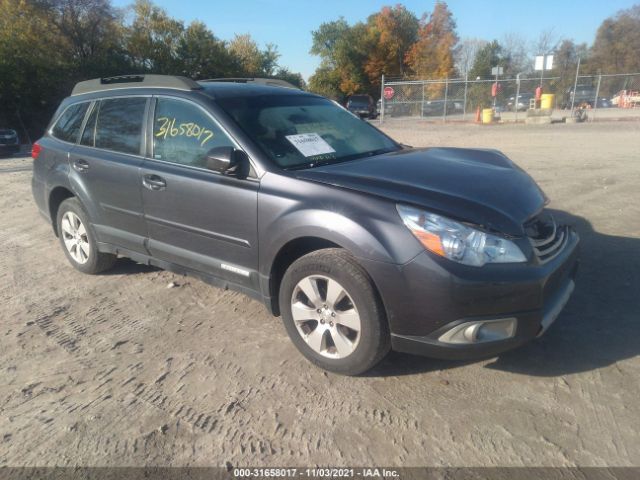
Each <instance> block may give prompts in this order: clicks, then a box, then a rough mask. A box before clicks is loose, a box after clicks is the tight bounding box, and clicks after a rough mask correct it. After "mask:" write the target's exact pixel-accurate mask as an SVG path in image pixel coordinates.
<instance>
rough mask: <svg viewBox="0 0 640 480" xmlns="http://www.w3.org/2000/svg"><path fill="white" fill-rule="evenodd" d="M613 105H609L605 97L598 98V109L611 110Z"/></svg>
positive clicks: (609, 101)
mask: <svg viewBox="0 0 640 480" xmlns="http://www.w3.org/2000/svg"><path fill="white" fill-rule="evenodd" d="M613 106H614V105H613V104H612V103H611V100H609V99H608V98H605V97H599V98H598V108H611V107H613Z"/></svg>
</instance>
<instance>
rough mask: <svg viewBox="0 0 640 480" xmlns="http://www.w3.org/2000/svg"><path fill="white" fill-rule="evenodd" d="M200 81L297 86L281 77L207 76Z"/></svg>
mask: <svg viewBox="0 0 640 480" xmlns="http://www.w3.org/2000/svg"><path fill="white" fill-rule="evenodd" d="M198 81H199V82H233V83H258V84H260V85H268V86H271V87H284V88H295V89H296V90H300V89H299V88H298V87H296V86H295V85H293V84H291V83H289V82H287V81H286V80H282V79H280V78H207V79H206V80H198Z"/></svg>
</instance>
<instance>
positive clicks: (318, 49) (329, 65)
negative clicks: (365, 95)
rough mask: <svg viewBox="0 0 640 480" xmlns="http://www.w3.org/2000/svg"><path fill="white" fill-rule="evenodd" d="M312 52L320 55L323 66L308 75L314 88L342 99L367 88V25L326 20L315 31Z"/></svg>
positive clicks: (368, 83) (341, 19)
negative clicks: (350, 24) (351, 24)
mask: <svg viewBox="0 0 640 480" xmlns="http://www.w3.org/2000/svg"><path fill="white" fill-rule="evenodd" d="M312 37H313V43H312V46H311V53H312V54H315V55H319V56H320V58H321V61H320V67H319V69H318V70H317V71H316V73H315V74H314V75H313V76H312V77H311V78H310V79H309V86H310V88H311V89H312V91H315V92H318V93H322V94H329V96H331V97H333V98H339V99H341V98H342V97H343V96H345V95H351V94H353V93H356V92H366V91H368V90H369V89H370V87H371V84H370V81H369V77H368V76H367V74H366V73H365V71H364V69H363V66H364V65H365V63H366V61H367V58H368V51H367V48H366V44H367V43H368V30H367V26H366V25H365V24H363V23H362V22H360V23H357V24H355V25H354V26H349V25H348V24H347V22H346V21H345V20H344V18H340V19H338V20H336V21H332V22H326V23H323V24H321V25H320V27H319V28H318V30H316V31H314V32H312Z"/></svg>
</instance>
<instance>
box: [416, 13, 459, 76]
mask: <svg viewBox="0 0 640 480" xmlns="http://www.w3.org/2000/svg"><path fill="white" fill-rule="evenodd" d="M457 43H458V36H457V34H456V22H455V20H454V19H453V14H452V13H451V11H450V10H449V7H448V6H447V4H446V3H445V2H442V1H438V2H436V4H435V7H434V9H433V12H432V13H431V15H429V16H427V15H424V16H423V17H422V20H421V21H420V28H419V30H418V41H417V42H416V43H415V44H414V45H413V46H412V47H411V49H410V50H409V52H408V53H407V63H408V64H409V65H410V66H411V68H412V70H413V71H414V72H415V74H416V75H418V76H419V77H422V78H446V77H451V76H452V75H453V73H454V71H455V66H454V51H455V47H456V44H457Z"/></svg>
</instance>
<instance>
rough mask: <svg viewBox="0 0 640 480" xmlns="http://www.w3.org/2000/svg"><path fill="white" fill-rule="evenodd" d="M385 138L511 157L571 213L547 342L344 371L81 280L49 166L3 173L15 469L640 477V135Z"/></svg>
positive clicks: (227, 324) (199, 310) (240, 309)
mask: <svg viewBox="0 0 640 480" xmlns="http://www.w3.org/2000/svg"><path fill="white" fill-rule="evenodd" d="M385 129H386V130H387V132H388V133H389V134H391V135H392V136H393V137H395V138H396V139H397V140H399V141H402V142H405V143H409V144H412V145H415V146H426V145H453V146H480V147H495V148H498V149H501V150H503V151H504V152H505V153H507V154H508V155H509V156H511V157H512V158H513V159H514V160H516V162H517V163H519V164H520V165H521V166H522V167H524V168H525V169H526V170H527V171H528V172H530V173H531V174H532V175H533V177H535V179H536V180H537V181H538V182H539V183H540V184H541V185H542V187H543V188H544V190H545V191H546V193H547V194H548V195H549V197H550V198H551V199H552V206H553V207H555V208H557V209H561V210H565V211H567V212H569V213H570V215H568V216H569V218H570V220H571V221H572V222H573V223H575V224H576V226H577V228H578V229H579V231H580V233H581V235H582V237H583V264H582V266H581V272H580V275H579V278H578V283H577V290H576V293H575V295H574V297H573V299H572V300H571V301H570V303H569V304H568V306H567V308H566V310H565V311H564V313H563V314H562V315H561V316H560V318H559V319H558V321H557V322H556V324H555V325H554V326H553V327H552V328H551V329H550V330H549V331H548V332H547V334H546V335H545V336H544V337H543V338H541V339H539V340H537V341H535V342H533V343H531V344H529V345H527V346H525V347H524V348H522V349H520V350H517V351H515V352H511V353H508V354H505V355H503V356H501V357H500V358H494V359H489V360H485V361H480V362H473V363H453V362H442V361H434V360H429V359H425V358H419V357H411V356H407V355H399V354H392V355H391V356H390V357H389V358H388V359H386V360H385V361H384V362H383V364H382V365H381V366H380V367H379V368H377V369H376V370H375V371H373V372H372V373H371V374H370V375H369V376H367V377H361V378H345V377H340V376H336V375H332V374H326V373H323V372H322V371H320V370H318V369H317V368H315V367H313V366H311V365H310V364H309V363H308V362H306V361H305V360H303V358H302V357H301V356H300V355H299V354H298V353H297V352H296V351H295V350H294V347H293V346H292V344H291V343H290V342H289V340H288V338H287V336H286V334H285V331H284V329H283V327H282V325H281V323H280V321H279V319H277V318H273V317H271V316H270V315H268V314H267V313H266V310H265V309H264V308H263V307H262V306H261V305H260V304H259V303H257V302H255V301H252V300H249V299H247V298H246V297H244V296H242V295H240V294H237V293H232V292H224V291H222V290H218V289H216V288H213V287H210V286H207V285H206V284H204V283H201V282H200V281H198V280H195V279H190V278H183V277H179V276H176V275H173V274H170V273H167V272H163V271H160V270H156V269H153V268H149V267H144V266H139V265H136V264H134V263H132V262H129V261H127V260H122V261H120V262H119V263H118V265H117V268H116V269H115V270H114V271H113V272H110V273H109V274H106V275H101V276H84V275H82V274H80V273H78V272H76V271H75V270H73V269H72V268H71V267H70V266H69V265H68V264H67V262H66V259H65V257H64V255H63V253H62V250H61V248H60V246H59V244H58V243H57V240H56V239H55V238H54V237H53V234H52V232H51V229H50V227H49V226H48V225H47V224H46V223H45V222H44V221H43V220H42V218H40V216H39V215H38V213H37V211H36V208H35V206H34V204H33V202H32V199H31V192H30V179H31V174H30V162H31V160H30V159H11V160H1V161H0V218H1V219H2V220H1V222H2V228H1V230H0V286H1V288H0V317H1V320H2V323H1V324H0V369H1V371H2V375H1V377H0V379H1V380H0V466H6V465H9V466H18V465H40V466H42V465H174V466H180V465H190V466H196V465H202V466H204V465H225V463H226V462H230V463H231V464H232V465H234V466H247V465H280V466H284V465H290V466H294V465H297V466H303V465H314V464H320V465H329V466H338V465H357V466H363V465H365V466H366V465H372V464H375V465H389V466H390V465H405V466H412V465H439V466H442V465H450V466H479V465H547V466H563V465H582V466H587V465H593V466H600V465H609V466H613V465H617V466H631V465H640V441H639V440H638V439H639V437H638V432H639V431H640V402H639V401H638V399H639V398H640V380H639V379H640V356H639V354H640V341H639V339H640V308H639V307H640V300H639V293H640V253H639V251H640V249H639V247H640V202H639V200H640V198H639V197H640V194H639V192H640V188H639V185H640V155H639V153H640V144H639V143H638V142H639V140H640V123H630V122H620V123H609V124H588V125H549V126H539V127H533V126H523V125H512V126H495V127H484V128H483V127H479V126H475V125H465V126H455V125H448V126H438V125H433V124H432V125H420V124H417V123H415V122H413V123H406V124H403V123H402V122H390V123H389V124H388V126H387V127H385ZM172 281H174V282H177V283H178V284H179V286H178V287H176V288H171V289H168V288H167V284H169V283H170V282H172Z"/></svg>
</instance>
